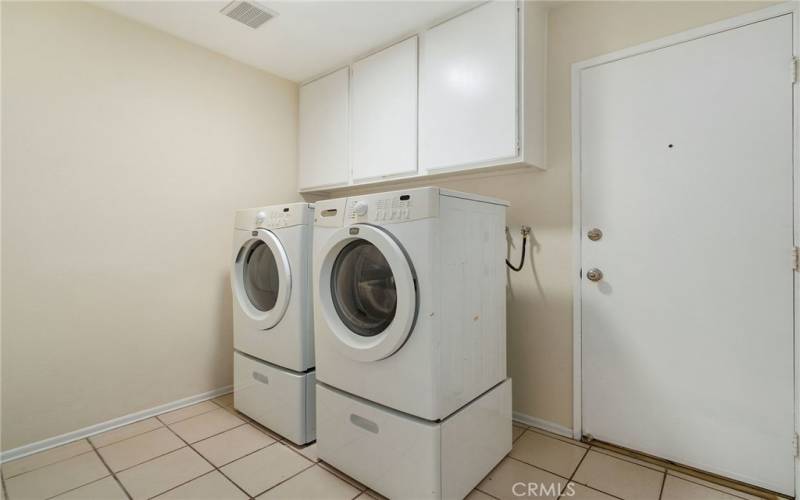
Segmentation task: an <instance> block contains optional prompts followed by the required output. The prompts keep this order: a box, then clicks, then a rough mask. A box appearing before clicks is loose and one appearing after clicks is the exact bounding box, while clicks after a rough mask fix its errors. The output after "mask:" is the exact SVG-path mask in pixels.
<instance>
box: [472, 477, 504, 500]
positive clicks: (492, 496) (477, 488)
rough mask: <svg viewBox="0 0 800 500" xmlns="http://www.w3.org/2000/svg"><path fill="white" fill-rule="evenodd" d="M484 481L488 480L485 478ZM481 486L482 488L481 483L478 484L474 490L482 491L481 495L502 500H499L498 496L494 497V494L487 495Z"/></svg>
mask: <svg viewBox="0 0 800 500" xmlns="http://www.w3.org/2000/svg"><path fill="white" fill-rule="evenodd" d="M484 479H486V478H484ZM482 482H483V479H481V483H482ZM479 486H480V483H478V486H476V487H475V488H473V489H475V490H478V491H480V492H481V493H483V494H484V495H486V496H488V497H490V498H494V499H495V500H500V499H499V498H497V497H496V496H494V495H492V494H490V493H486V492H485V491H483V490H482V489H480V488H479Z"/></svg>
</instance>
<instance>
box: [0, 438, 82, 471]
mask: <svg viewBox="0 0 800 500" xmlns="http://www.w3.org/2000/svg"><path fill="white" fill-rule="evenodd" d="M83 440H85V441H87V442H88V441H89V440H88V439H87V438H81V439H79V440H77V441H72V442H71V443H65V444H63V445H59V446H56V447H53V448H50V449H48V450H42V451H39V452H36V453H32V454H30V455H27V456H25V457H21V458H18V459H15V460H11V461H9V462H6V463H9V464H10V463H12V462H15V461H16V460H22V459H23V458H28V457H32V456H34V455H36V454H37V453H46V452H48V451H50V450H54V449H56V448H60V447H61V446H66V445H68V444H74V443H78V442H80V441H83ZM89 446H91V442H89ZM90 451H91V450H86V451H83V452H81V453H76V454H75V455H72V456H71V457H66V458H62V459H60V460H56V461H55V462H50V463H49V464H44V465H40V466H38V467H34V468H33V469H30V470H26V471H25V472H20V473H19V474H14V475H13V476H8V477H5V476H2V474H0V476H2V478H3V480H4V481H5V480H8V479H13V478H15V477H19V476H22V475H23V474H27V473H29V472H33V471H36V470H39V469H44V468H45V467H50V466H51V465H55V464H57V463H61V462H64V461H67V460H70V459H73V458H75V457H79V456H81V455H85V454H87V453H89V452H90Z"/></svg>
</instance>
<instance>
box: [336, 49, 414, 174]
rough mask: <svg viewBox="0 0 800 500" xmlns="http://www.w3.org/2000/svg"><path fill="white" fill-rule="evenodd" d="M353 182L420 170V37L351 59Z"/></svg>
mask: <svg viewBox="0 0 800 500" xmlns="http://www.w3.org/2000/svg"><path fill="white" fill-rule="evenodd" d="M352 68H353V73H352V82H351V94H350V95H351V105H352V114H351V117H352V129H351V136H350V139H351V153H352V160H353V180H354V181H355V182H358V181H361V180H369V179H380V178H383V177H391V176H397V175H402V174H413V173H415V172H416V171H417V37H413V38H409V39H408V40H405V41H403V42H400V43H397V44H395V45H393V46H391V47H389V48H387V49H385V50H382V51H380V52H378V53H376V54H373V55H371V56H369V57H367V58H365V59H362V60H360V61H358V62H356V63H354V64H353V66H352Z"/></svg>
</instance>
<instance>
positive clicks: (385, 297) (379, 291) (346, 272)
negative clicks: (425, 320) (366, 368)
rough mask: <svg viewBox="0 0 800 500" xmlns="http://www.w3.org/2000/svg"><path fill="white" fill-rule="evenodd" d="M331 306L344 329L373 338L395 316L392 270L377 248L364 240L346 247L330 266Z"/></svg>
mask: <svg viewBox="0 0 800 500" xmlns="http://www.w3.org/2000/svg"><path fill="white" fill-rule="evenodd" d="M331 292H332V294H333V304H334V306H335V307H336V312H337V313H338V314H339V318H340V319H341V320H342V322H343V323H344V324H345V326H346V327H347V328H349V329H350V330H352V331H353V333H355V334H356V335H361V336H362V337H374V336H375V335H378V334H380V333H381V332H383V331H384V330H386V327H387V326H389V325H390V324H391V322H392V320H393V319H394V315H395V313H396V312H397V287H396V285H395V281H394V273H392V268H391V267H390V266H389V263H388V262H387V261H386V258H385V257H384V256H383V254H382V253H381V251H380V250H378V247H376V246H375V245H373V244H372V243H370V242H369V241H367V240H361V239H358V240H355V241H352V242H350V243H348V244H347V246H345V247H344V248H343V249H342V250H341V251H340V252H339V255H338V256H337V257H336V261H334V263H333V276H332V278H331Z"/></svg>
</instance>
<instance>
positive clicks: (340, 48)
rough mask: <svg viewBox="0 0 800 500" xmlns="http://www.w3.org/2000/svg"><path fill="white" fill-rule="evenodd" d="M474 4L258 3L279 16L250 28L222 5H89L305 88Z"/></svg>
mask: <svg viewBox="0 0 800 500" xmlns="http://www.w3.org/2000/svg"><path fill="white" fill-rule="evenodd" d="M478 3H480V2H476V1H449V0H448V1H341V2H340V1H282V2H281V1H279V2H273V1H262V2H259V4H260V5H263V6H265V7H267V8H269V9H272V10H274V11H277V12H278V16H276V17H275V18H273V19H271V20H269V21H267V22H266V23H265V24H264V25H262V26H261V27H260V28H258V29H255V30H254V29H252V28H249V27H247V26H245V25H244V24H241V23H239V22H237V21H234V20H233V19H230V18H228V17H226V16H224V15H223V14H220V12H219V11H220V9H222V8H223V7H224V6H226V5H227V4H228V2H227V1H148V2H143V1H121V2H116V1H114V2H111V1H97V2H95V5H97V6H99V7H102V8H104V9H107V10H110V11H113V12H116V13H117V14H120V15H122V16H125V17H128V18H130V19H133V20H136V21H139V22H141V23H144V24H147V25H149V26H152V27H154V28H157V29H159V30H161V31H165V32H167V33H170V34H172V35H175V36H177V37H179V38H182V39H184V40H188V41H190V42H193V43H196V44H197V45H201V46H203V47H206V48H208V49H211V50H213V51H215V52H219V53H221V54H225V55H226V56H228V57H230V58H232V59H235V60H237V61H241V62H243V63H245V64H249V65H251V66H255V67H257V68H260V69H263V70H266V71H269V72H270V73H273V74H276V75H278V76H282V77H284V78H287V79H289V80H294V81H305V80H308V79H310V78H312V77H314V76H317V75H319V74H321V73H323V72H326V71H328V70H331V69H334V68H336V67H337V66H342V65H344V64H346V63H348V62H350V61H351V60H352V59H354V58H356V57H358V56H360V55H362V54H365V53H367V52H369V51H371V50H374V49H376V48H380V47H381V46H383V45H386V44H387V43H388V42H391V41H394V40H396V39H399V38H401V37H403V36H404V35H406V34H410V33H413V32H414V31H417V30H418V29H419V28H422V27H425V26H428V25H430V24H432V23H434V22H436V21H439V20H442V19H444V18H447V17H448V16H450V15H453V14H455V13H458V12H460V11H463V10H464V9H466V8H468V7H469V6H471V5H475V4H478Z"/></svg>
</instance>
